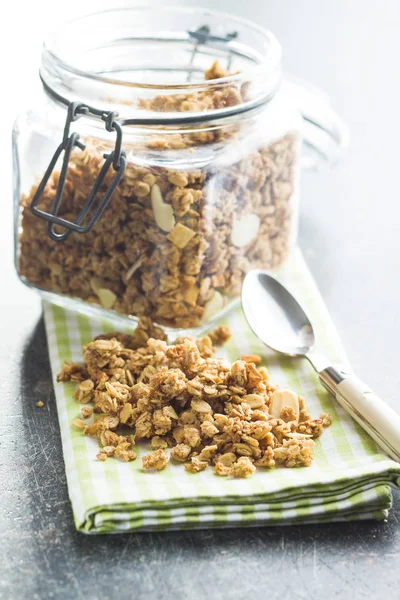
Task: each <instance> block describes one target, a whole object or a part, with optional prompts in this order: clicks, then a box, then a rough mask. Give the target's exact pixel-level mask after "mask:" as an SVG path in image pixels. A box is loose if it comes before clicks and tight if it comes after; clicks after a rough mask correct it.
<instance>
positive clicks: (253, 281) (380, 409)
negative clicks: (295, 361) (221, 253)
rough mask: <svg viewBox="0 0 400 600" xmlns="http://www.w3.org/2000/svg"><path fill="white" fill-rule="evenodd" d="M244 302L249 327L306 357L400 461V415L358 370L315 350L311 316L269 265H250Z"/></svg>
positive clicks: (265, 339) (278, 346)
mask: <svg viewBox="0 0 400 600" xmlns="http://www.w3.org/2000/svg"><path fill="white" fill-rule="evenodd" d="M242 307H243V311H244V314H245V315H246V318H247V321H248V323H249V325H250V327H251V329H252V330H253V331H254V333H255V334H256V336H257V337H258V338H259V339H260V340H261V341H262V342H264V344H265V345H266V346H269V347H270V348H272V349H273V350H275V351H276V352H279V353H280V354H285V355H286V356H304V357H306V358H307V359H308V360H309V361H310V363H311V364H312V366H313V367H314V369H315V370H316V371H317V373H318V375H319V377H320V379H321V382H322V383H323V385H324V386H325V387H326V388H327V389H328V390H329V391H330V392H331V393H332V394H333V395H334V396H335V398H336V400H337V401H338V402H339V404H341V406H343V408H344V409H345V410H346V411H347V412H348V413H349V414H350V415H351V416H352V417H353V419H355V420H356V421H357V422H358V423H359V424H360V425H361V427H363V428H364V429H365V431H367V432H368V433H369V435H370V436H371V437H372V438H373V439H374V440H375V441H376V443H377V444H378V445H379V446H380V447H381V448H382V449H383V450H384V451H385V452H386V453H387V454H388V455H389V456H391V457H392V458H393V459H394V460H396V461H398V462H400V415H398V414H397V413H396V412H395V411H394V410H393V409H392V408H390V406H389V405H388V404H386V403H385V402H383V400H381V399H380V398H379V397H378V396H377V395H376V394H375V393H374V392H373V391H372V390H371V389H370V388H369V387H368V386H367V385H365V384H364V383H363V382H362V381H361V380H360V379H358V378H357V377H356V376H355V375H353V374H352V373H347V372H345V371H343V370H342V369H340V368H338V367H334V366H332V365H331V364H330V362H329V360H328V359H326V358H325V357H324V356H322V355H321V354H319V353H318V352H317V351H316V350H315V335H314V329H313V327H312V325H311V322H310V319H309V318H308V317H307V315H306V313H305V312H304V310H303V309H302V308H301V306H300V304H299V303H298V302H297V300H296V299H295V298H294V297H293V296H292V295H291V294H290V292H289V291H288V290H287V289H286V288H285V287H284V286H283V285H282V284H281V283H280V282H279V281H278V280H277V279H275V278H274V277H272V276H271V275H269V274H268V273H267V272H266V271H261V270H258V269H255V270H253V271H250V272H249V273H248V274H247V275H246V277H245V279H244V282H243V287H242Z"/></svg>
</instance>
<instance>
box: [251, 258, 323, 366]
mask: <svg viewBox="0 0 400 600" xmlns="http://www.w3.org/2000/svg"><path fill="white" fill-rule="evenodd" d="M242 308H243V312H244V314H245V316H246V319H247V321H248V323H249V325H250V327H251V329H252V330H253V332H254V333H255V334H256V335H257V336H258V337H259V338H260V340H261V341H262V342H264V344H265V345H266V346H269V347H270V348H272V349H273V350H275V351H276V352H279V353H281V354H286V355H288V356H304V355H306V354H308V353H309V352H310V351H311V350H312V349H313V347H314V344H315V335H314V329H313V327H312V324H311V321H310V319H309V318H308V317H307V315H306V313H305V312H304V310H303V309H302V307H301V306H300V304H299V303H298V302H297V300H296V299H295V298H294V297H293V296H292V294H291V293H290V292H289V291H288V290H287V289H286V288H285V287H284V286H283V285H282V284H281V283H280V282H279V281H278V280H277V279H275V277H272V275H269V273H266V272H265V271H261V270H259V269H254V270H253V271H250V272H249V273H248V275H247V276H246V277H245V280H244V282H243V288H242Z"/></svg>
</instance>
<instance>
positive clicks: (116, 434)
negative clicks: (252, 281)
mask: <svg viewBox="0 0 400 600" xmlns="http://www.w3.org/2000/svg"><path fill="white" fill-rule="evenodd" d="M148 330H149V328H148V323H146V322H145V323H144V326H143V327H142V326H140V327H139V333H136V334H134V335H133V336H129V335H126V334H117V333H115V334H109V335H106V336H100V337H98V338H96V339H95V340H94V341H93V342H91V343H90V344H88V345H86V346H84V348H83V358H84V366H80V365H77V364H66V365H65V367H64V369H63V370H62V372H61V373H60V374H59V376H58V381H73V382H76V383H77V384H78V386H77V390H76V392H75V398H76V399H77V401H78V402H79V403H80V404H82V408H81V414H82V417H83V418H84V419H87V418H89V417H91V416H92V414H93V413H94V415H96V417H97V418H96V419H95V420H94V421H93V422H92V423H91V424H90V423H89V422H87V421H85V420H82V419H74V421H73V423H74V425H75V426H76V427H77V428H79V429H81V430H82V431H83V433H84V434H85V435H89V436H93V437H95V438H97V439H98V441H99V444H100V446H101V449H100V452H99V453H98V455H97V457H98V459H99V460H106V459H107V458H108V457H111V456H113V457H117V458H121V459H123V460H125V461H131V460H134V459H135V458H136V454H135V452H134V450H133V447H134V446H135V444H136V443H137V442H138V441H148V442H150V446H151V449H152V450H153V452H152V453H150V454H147V455H145V456H143V458H142V463H143V468H144V469H156V470H161V469H164V468H165V467H166V465H167V464H168V461H169V460H170V458H171V459H172V460H173V461H175V462H176V461H177V462H181V463H184V465H185V469H187V470H188V471H190V472H193V473H197V472H199V471H202V470H203V469H205V468H206V467H207V466H208V465H214V467H215V473H216V474H217V475H220V476H233V477H247V476H248V475H251V474H252V473H254V471H255V470H256V467H267V468H272V467H301V466H309V465H311V463H312V458H313V448H314V441H313V439H314V438H317V437H319V436H320V435H321V433H322V432H323V429H324V427H326V426H328V425H329V424H330V415H321V417H320V418H319V419H311V417H310V415H309V414H308V411H307V409H306V407H305V404H304V399H303V398H302V397H301V396H297V394H295V393H294V392H292V391H290V390H282V389H279V387H278V386H277V385H276V384H275V383H273V382H272V381H271V379H270V378H269V375H268V371H267V369H266V368H265V367H258V368H257V367H256V365H255V363H254V362H249V359H252V358H253V357H242V359H240V360H237V361H235V362H234V363H233V364H229V362H227V361H226V360H225V359H222V358H215V357H214V346H213V340H215V341H218V342H219V343H222V342H224V341H226V340H227V339H228V338H229V336H230V332H229V330H228V328H226V327H219V328H217V329H216V330H215V331H214V332H213V333H212V334H211V335H210V336H206V337H203V338H201V339H194V338H191V337H184V338H181V339H177V340H176V341H175V343H174V344H171V345H168V344H167V342H166V340H165V339H155V338H151V337H150V338H149V337H148ZM161 337H162V338H163V337H164V336H161ZM138 344H142V345H138ZM254 358H255V359H256V360H257V362H259V357H254ZM130 430H132V431H133V433H132V434H130V433H128V434H127V432H129V431H130Z"/></svg>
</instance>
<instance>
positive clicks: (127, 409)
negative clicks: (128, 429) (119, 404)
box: [119, 402, 132, 423]
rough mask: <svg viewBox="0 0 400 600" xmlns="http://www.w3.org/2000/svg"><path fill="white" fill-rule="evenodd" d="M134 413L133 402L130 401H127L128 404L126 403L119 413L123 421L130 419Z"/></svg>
mask: <svg viewBox="0 0 400 600" xmlns="http://www.w3.org/2000/svg"><path fill="white" fill-rule="evenodd" d="M131 414H132V404H130V403H129V402H127V403H126V404H124V407H123V409H122V410H121V412H120V413H119V420H120V422H121V423H126V422H127V421H128V419H129V417H130V416H131Z"/></svg>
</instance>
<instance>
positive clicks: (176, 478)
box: [44, 251, 400, 533]
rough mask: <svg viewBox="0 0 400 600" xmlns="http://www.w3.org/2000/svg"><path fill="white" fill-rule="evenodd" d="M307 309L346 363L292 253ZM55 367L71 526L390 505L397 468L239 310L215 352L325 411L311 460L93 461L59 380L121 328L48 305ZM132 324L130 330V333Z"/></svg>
mask: <svg viewBox="0 0 400 600" xmlns="http://www.w3.org/2000/svg"><path fill="white" fill-rule="evenodd" d="M279 277H280V278H281V280H282V281H283V282H285V283H286V284H287V285H288V287H289V288H290V289H291V290H292V291H293V293H294V294H295V295H296V296H297V298H298V299H299V301H300V303H301V304H302V305H303V306H304V308H305V309H306V311H307V312H308V313H309V315H310V317H311V320H312V322H313V325H314V327H315V329H316V333H317V339H318V346H319V348H320V350H321V352H323V353H325V354H326V355H327V356H328V357H329V358H330V360H331V361H332V363H335V364H337V363H341V364H342V365H343V364H345V363H346V357H345V355H344V352H343V350H342V347H341V344H340V341H339V339H338V336H337V334H336V331H335V328H334V326H333V323H332V321H331V319H330V316H329V314H328V312H327V309H326V307H325V305H324V303H323V301H322V298H321V296H320V295H319V292H318V290H317V288H316V286H315V283H314V281H313V279H312V277H311V275H310V273H309V271H308V269H307V266H306V264H305V262H304V260H303V258H302V256H301V254H300V252H299V251H297V252H296V253H295V254H294V255H293V257H292V258H291V259H290V261H288V262H287V263H286V265H285V267H284V268H283V269H282V271H281V272H280V274H279ZM44 315H45V322H46V330H47V337H48V344H49V352H50V361H51V368H52V373H53V377H54V382H55V383H54V388H55V393H56V402H57V410H58V417H59V422H60V429H61V437H62V446H63V453H64V461H65V469H66V474H67V481H68V491H69V496H70V499H71V502H72V508H73V513H74V518H75V524H76V527H77V529H78V530H80V531H83V532H85V533H117V532H126V531H138V530H141V531H143V530H158V529H186V528H207V527H233V526H234V527H238V526H260V525H284V524H289V523H310V522H326V521H342V520H352V519H371V518H373V519H383V518H385V517H387V514H388V509H389V508H390V506H391V491H390V486H391V485H392V486H399V485H400V465H399V464H397V463H396V462H394V461H393V460H391V459H389V458H388V457H387V456H386V455H385V454H384V453H383V452H382V451H381V450H380V449H379V448H378V447H377V446H376V444H375V443H374V442H373V440H372V439H371V438H370V437H369V436H368V435H367V434H366V433H365V432H364V431H363V430H362V429H361V428H360V427H359V426H358V425H357V424H356V423H355V422H354V421H353V420H352V419H351V417H350V416H349V415H348V414H347V413H346V412H345V411H344V410H343V409H342V408H341V407H340V406H339V405H338V404H337V403H336V402H335V401H334V400H333V398H332V397H331V396H330V395H329V394H328V392H327V391H326V390H325V389H324V388H323V387H322V386H321V384H320V383H319V379H318V376H317V375H316V373H315V372H314V371H313V369H312V367H311V366H310V364H309V363H308V362H307V360H306V359H301V358H297V359H291V358H286V357H282V356H278V355H277V354H274V353H273V352H271V351H270V350H268V349H267V348H266V347H264V346H263V345H262V344H261V343H260V342H259V341H258V340H257V339H256V337H255V336H254V335H253V334H252V332H251V331H250V329H249V327H248V325H247V323H246V321H245V318H244V316H243V314H242V313H241V310H240V309H239V308H238V309H237V310H236V311H233V312H232V313H231V314H229V315H228V316H227V317H225V318H224V320H223V322H224V323H226V324H228V325H229V327H230V328H231V329H232V332H233V336H232V338H231V340H230V341H229V342H228V343H227V344H226V346H225V347H224V348H221V349H219V354H220V355H224V356H227V357H228V358H229V359H230V360H231V361H234V360H235V359H237V358H238V357H240V356H241V355H243V354H259V355H261V356H262V357H263V359H264V360H263V363H264V364H266V365H267V366H268V369H269V371H270V373H271V376H272V378H273V381H276V382H277V383H279V384H280V385H281V386H288V387H290V388H291V389H293V390H295V391H296V392H297V393H299V394H302V395H304V397H305V399H306V402H307V405H308V407H309V409H310V412H311V414H312V416H313V417H318V416H319V415H320V413H321V412H330V413H331V414H332V416H333V423H332V426H331V427H329V428H328V429H327V430H325V432H324V434H323V435H322V437H321V438H319V439H318V440H317V441H316V448H315V459H314V463H313V465H312V466H311V467H308V468H298V469H270V470H267V469H257V472H256V473H255V474H254V475H253V476H252V477H250V478H248V479H227V478H223V477H217V476H215V475H214V474H213V470H212V468H207V469H206V470H205V471H202V472H201V473H198V474H193V473H188V472H187V471H186V470H185V469H184V468H183V466H182V465H173V464H169V465H168V466H167V468H166V469H165V470H164V471H161V472H155V473H152V472H145V471H143V469H142V461H141V460H140V456H141V455H143V454H145V453H147V452H148V451H149V448H148V447H146V446H141V445H140V446H138V447H137V448H135V452H137V454H138V458H137V460H135V461H133V462H129V463H125V462H120V461H118V460H108V461H106V462H100V461H98V460H96V454H97V452H98V446H97V441H96V440H93V439H91V438H89V437H87V436H83V435H82V433H81V432H80V431H78V430H76V429H75V428H74V427H73V426H72V425H71V421H72V419H73V418H75V417H79V416H80V405H79V404H78V403H77V402H76V401H75V400H74V398H73V393H74V389H75V385H73V384H71V383H64V384H63V383H56V375H57V373H59V372H60V371H61V368H62V366H63V364H64V361H65V360H68V361H74V362H81V361H82V344H86V343H88V342H89V341H91V340H92V339H93V338H94V337H95V336H96V335H99V334H100V333H105V332H109V331H113V330H115V329H118V328H119V326H118V325H116V324H115V323H114V324H113V323H112V322H105V321H100V320H95V319H91V318H88V317H87V316H84V315H82V314H78V313H75V312H71V311H68V310H65V309H63V308H61V307H58V306H54V305H51V304H49V303H45V304H44ZM127 331H128V330H127Z"/></svg>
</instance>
